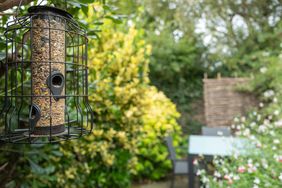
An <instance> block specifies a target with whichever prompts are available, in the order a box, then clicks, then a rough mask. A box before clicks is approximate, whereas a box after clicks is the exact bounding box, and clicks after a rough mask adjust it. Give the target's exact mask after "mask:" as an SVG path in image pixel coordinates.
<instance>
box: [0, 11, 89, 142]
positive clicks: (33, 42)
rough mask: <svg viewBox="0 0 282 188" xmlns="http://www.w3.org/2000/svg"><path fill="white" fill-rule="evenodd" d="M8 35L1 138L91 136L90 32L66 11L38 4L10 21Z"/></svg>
mask: <svg viewBox="0 0 282 188" xmlns="http://www.w3.org/2000/svg"><path fill="white" fill-rule="evenodd" d="M40 23H41V24H40ZM4 35H5V37H6V56H7V57H8V56H9V55H10V54H11V55H10V56H11V59H10V60H8V58H6V62H5V87H4V90H5V91H4V93H5V95H4V105H3V107H2V110H1V112H2V114H3V115H2V116H1V118H2V121H3V122H4V129H3V133H2V134H1V135H0V140H2V141H5V142H11V143H54V142H59V141H63V140H69V139H75V138H79V137H81V136H83V135H85V134H88V133H90V132H91V131H92V129H93V126H94V123H93V120H94V114H93V111H92V109H91V106H90V104H89V100H88V65H87V50H88V39H87V36H86V31H85V30H84V29H83V28H81V27H80V26H79V24H78V23H77V22H76V21H75V20H74V19H73V18H72V16H71V15H70V14H69V13H67V12H65V11H64V10H61V9H57V8H55V7H47V6H35V7H30V9H29V13H28V14H27V15H25V16H23V17H20V18H16V19H15V20H11V21H9V22H8V23H7V27H6V31H5V33H4ZM40 57H41V58H40ZM47 100H48V104H47V103H46V104H45V101H47ZM47 121H48V123H46V122H47Z"/></svg>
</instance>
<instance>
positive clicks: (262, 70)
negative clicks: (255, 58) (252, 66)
mask: <svg viewBox="0 0 282 188" xmlns="http://www.w3.org/2000/svg"><path fill="white" fill-rule="evenodd" d="M259 70H260V72H261V73H266V71H267V68H266V67H261V68H260V69H259Z"/></svg>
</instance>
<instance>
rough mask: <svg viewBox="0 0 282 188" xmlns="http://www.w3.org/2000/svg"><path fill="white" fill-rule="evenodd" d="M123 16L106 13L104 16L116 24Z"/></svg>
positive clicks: (120, 21) (119, 22)
mask: <svg viewBox="0 0 282 188" xmlns="http://www.w3.org/2000/svg"><path fill="white" fill-rule="evenodd" d="M123 17H124V16H121V15H108V16H105V18H107V19H110V20H112V21H113V22H114V23H117V24H121V23H122V18H123Z"/></svg>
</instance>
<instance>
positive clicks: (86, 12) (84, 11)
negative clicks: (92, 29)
mask: <svg viewBox="0 0 282 188" xmlns="http://www.w3.org/2000/svg"><path fill="white" fill-rule="evenodd" d="M81 10H82V12H83V13H84V14H85V16H87V14H88V6H87V7H84V6H83V7H82V8H81Z"/></svg>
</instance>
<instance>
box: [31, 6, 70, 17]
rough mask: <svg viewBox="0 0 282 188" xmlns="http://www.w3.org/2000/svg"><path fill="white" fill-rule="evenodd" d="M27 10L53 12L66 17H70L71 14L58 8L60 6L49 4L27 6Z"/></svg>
mask: <svg viewBox="0 0 282 188" xmlns="http://www.w3.org/2000/svg"><path fill="white" fill-rule="evenodd" d="M27 11H28V12H29V13H40V12H53V13H55V14H59V15H61V16H64V17H66V18H72V15H71V14H70V13H68V12H67V11H65V10H63V9H60V8H56V7H50V6H32V7H29V8H28V10H27Z"/></svg>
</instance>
